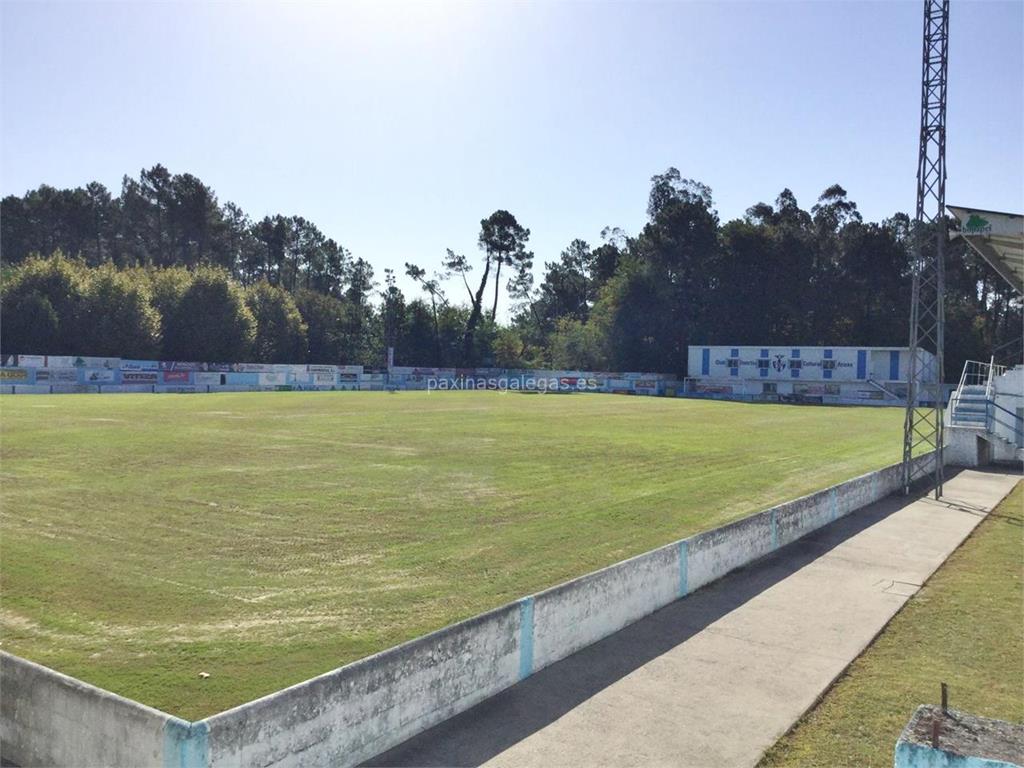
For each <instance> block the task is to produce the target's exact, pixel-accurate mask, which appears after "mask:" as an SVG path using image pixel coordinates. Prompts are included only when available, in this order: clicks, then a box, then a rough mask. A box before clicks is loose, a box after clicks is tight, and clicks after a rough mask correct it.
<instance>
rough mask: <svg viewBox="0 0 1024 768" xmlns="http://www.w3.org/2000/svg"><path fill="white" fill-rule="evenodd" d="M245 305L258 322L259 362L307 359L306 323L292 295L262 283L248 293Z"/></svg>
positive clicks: (290, 361) (256, 350)
mask: <svg viewBox="0 0 1024 768" xmlns="http://www.w3.org/2000/svg"><path fill="white" fill-rule="evenodd" d="M245 303H246V305H247V306H248V308H249V311H250V312H251V313H252V316H253V318H254V320H255V322H256V335H255V338H254V343H253V351H254V352H255V355H256V360H257V361H258V362H261V363H296V362H300V361H302V360H305V359H306V352H307V342H306V330H307V329H306V324H305V323H304V322H302V315H300V314H299V310H298V307H296V306H295V300H294V299H293V298H292V296H291V294H290V293H288V292H287V291H285V290H284V289H283V288H279V287H278V286H276V285H271V284H270V283H268V282H267V281H266V280H261V281H260V282H258V283H256V284H255V285H252V286H250V287H249V289H248V290H247V291H246V295H245Z"/></svg>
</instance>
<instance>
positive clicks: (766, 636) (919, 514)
mask: <svg viewBox="0 0 1024 768" xmlns="http://www.w3.org/2000/svg"><path fill="white" fill-rule="evenodd" d="M950 474H952V475H953V476H952V477H950V479H949V480H948V482H947V483H946V486H945V496H944V499H943V500H942V501H935V500H933V499H929V498H919V499H916V500H912V501H908V500H907V499H905V498H903V497H890V498H888V499H885V500H883V501H881V502H879V503H877V504H873V505H871V506H870V507H866V508H865V509H863V510H861V511H859V512H856V513H854V514H852V515H850V516H848V517H846V518H844V519H842V520H839V521H837V522H836V523H833V524H832V525H829V526H827V527H826V528H823V529H821V530H820V531H818V532H816V533H815V534H812V535H811V536H808V537H806V538H805V539H803V540H801V541H798V542H795V543H794V544H792V545H790V546H788V547H785V548H783V549H781V550H779V551H778V552H776V553H775V554H773V555H772V556H770V557H768V558H765V559H764V560H761V561H759V562H758V563H756V564H754V565H753V566H750V567H748V568H746V569H744V570H742V571H739V572H736V573H734V574H732V575H730V576H727V577H725V578H724V579H722V580H721V581H719V582H716V583H715V584H712V585H710V586H708V587H706V588H705V589H702V590H699V591H698V592H696V593H694V594H693V595H691V596H689V597H687V598H686V599H684V600H680V601H677V602H675V603H673V604H672V605H670V606H668V607H666V608H664V609H662V610H660V611H658V612H657V613H655V614H653V615H651V616H649V617H648V618H646V619H643V620H641V621H639V622H637V623H636V624H633V625H631V626H629V627H627V628H626V629H624V630H622V631H620V632H618V633H616V634H615V635H612V636H611V637H609V638H607V639H605V640H603V641H601V642H599V643H597V644H595V645H592V646H590V647H589V648H586V649H584V650H583V651H580V652H579V653H577V654H575V655H573V656H571V657H569V658H568V659H565V660H564V661H561V662H559V663H557V664H554V665H552V666H550V667H548V668H547V669H544V670H542V671H541V672H539V673H537V674H536V675H534V676H532V677H530V678H528V679H527V680H525V681H523V682H522V683H520V684H518V685H516V686H514V687H512V688H510V689H508V690H506V691H505V692H503V693H501V694H499V695H498V696H495V697H494V698H492V699H490V700H488V701H486V702H483V703H482V704H480V705H478V706H476V707H474V708H473V709H471V710H469V711H468V712H465V713H463V714H462V715H459V716H457V717H455V718H453V719H451V720H449V721H447V722H445V723H442V724H441V725H439V726H437V727H435V728H433V729H431V730H429V731H427V732H425V733H423V734H421V735H420V736H417V737H415V738H413V739H411V740H409V741H407V742H405V743H404V744H402V745H400V746H398V747H396V748H395V749H393V750H391V751H390V752H387V753H385V754H383V755H380V756H378V757H377V758H375V759H374V760H372V761H370V763H368V764H369V765H380V766H384V765H394V766H397V765H403V766H413V765H415V766H438V765H445V766H452V765H458V766H463V765H471V766H476V765H493V766H516V768H523V767H524V766H543V767H544V768H549V767H551V766H588V767H589V766H616V767H619V766H640V765H644V766H650V765H658V766H669V765H671V766H702V767H706V766H730V767H732V766H749V765H754V764H755V763H756V762H757V761H758V759H759V758H760V756H761V755H762V754H763V752H764V750H765V749H767V748H768V747H770V746H771V745H772V744H773V743H774V742H775V741H776V740H777V739H778V737H779V736H781V735H782V734H783V733H785V732H786V730H788V729H789V727H790V726H791V725H792V724H793V723H794V722H795V721H796V720H797V719H799V717H800V716H801V715H802V714H803V713H804V712H805V711H806V710H807V709H808V708H810V707H811V706H812V705H813V704H814V703H815V701H816V699H817V697H818V696H819V695H820V694H821V693H822V692H823V691H824V690H825V689H826V688H827V687H828V686H829V684H830V683H831V682H832V681H833V680H834V679H835V678H836V677H837V676H838V675H839V674H840V673H841V672H842V671H843V670H844V669H845V668H846V666H847V665H848V664H849V663H850V662H851V661H853V660H854V659H855V658H856V657H857V655H858V654H860V652H861V651H862V650H863V649H864V648H865V647H866V646H867V645H868V644H869V643H870V642H871V641H872V639H873V638H874V637H875V636H876V635H877V633H878V632H879V631H880V630H881V629H882V628H883V627H884V626H885V624H886V622H888V621H889V619H890V618H892V616H893V615H894V614H895V613H896V611H898V610H899V609H900V607H901V606H902V605H903V604H904V603H905V602H906V601H907V599H908V598H909V597H910V596H912V595H913V594H914V593H915V592H916V591H917V590H918V589H919V587H920V585H921V584H922V583H923V582H924V581H925V580H926V579H927V578H928V577H929V576H930V575H931V574H932V573H933V572H934V571H935V569H936V568H938V567H939V566H940V565H941V564H942V563H943V562H944V561H945V559H946V558H947V557H948V556H949V554H950V553H951V552H952V551H953V550H954V549H956V547H957V546H959V544H960V543H961V542H962V541H963V540H964V539H965V538H966V537H967V535H968V534H969V533H970V532H971V531H972V530H973V529H974V527H975V526H976V525H977V524H978V523H979V522H980V520H981V518H982V517H983V516H984V515H985V513H986V512H988V511H989V510H991V509H992V508H993V507H994V506H995V505H996V504H997V503H998V502H999V501H1001V500H1002V499H1003V497H1004V496H1005V495H1006V494H1007V493H1009V491H1010V490H1011V489H1012V488H1013V486H1014V484H1015V483H1016V482H1017V481H1018V480H1019V479H1020V475H1019V474H1012V473H1010V472H987V471H977V470H963V471H960V472H959V473H956V471H955V470H954V471H951V473H950ZM907 715H908V717H909V715H910V713H909V712H908V713H907Z"/></svg>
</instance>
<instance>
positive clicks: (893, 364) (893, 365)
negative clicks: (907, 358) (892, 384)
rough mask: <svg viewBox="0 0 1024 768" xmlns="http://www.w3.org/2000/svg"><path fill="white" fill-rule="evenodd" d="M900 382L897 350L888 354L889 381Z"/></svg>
mask: <svg viewBox="0 0 1024 768" xmlns="http://www.w3.org/2000/svg"><path fill="white" fill-rule="evenodd" d="M899 380H900V353H899V352H898V351H897V350H895V349H894V350H892V351H890V352H889V381H899Z"/></svg>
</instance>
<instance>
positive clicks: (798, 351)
mask: <svg viewBox="0 0 1024 768" xmlns="http://www.w3.org/2000/svg"><path fill="white" fill-rule="evenodd" d="M793 357H797V358H798V357H800V350H799V349H794V350H793Z"/></svg>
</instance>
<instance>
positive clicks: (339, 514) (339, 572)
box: [0, 392, 903, 719]
mask: <svg viewBox="0 0 1024 768" xmlns="http://www.w3.org/2000/svg"><path fill="white" fill-rule="evenodd" d="M902 419H903V412H902V411H901V410H899V409H895V408H828V407H794V406H784V405H750V404H742V403H725V402H705V401H697V400H683V399H668V398H654V397H626V396H616V395H599V394H575V395H566V396H562V395H544V396H539V395H536V396H525V395H520V394H503V393H497V392H447V393H426V392H402V393H396V394H390V393H383V392H382V393H375V392H352V393H349V392H319V393H292V392H280V393H240V394H208V395H192V396H189V395H178V396H175V395H106V396H104V395H42V396H28V395H18V396H13V397H10V396H8V397H4V398H3V399H2V400H0V520H2V538H0V590H2V603H0V630H2V646H0V647H2V648H3V650H6V651H10V652H11V653H14V654H17V655H19V656H23V657H25V658H28V659H31V660H33V661H36V662H39V663H41V664H45V665H47V666H50V667H53V668H55V669H57V670H59V671H61V672H64V673H66V674H69V675H73V676H75V677H78V678H81V679H83V680H86V681H88V682H91V683H93V684H95V685H99V686H102V687H104V688H107V689H109V690H112V691H114V692H116V693H119V694H121V695H124V696H128V697H130V698H133V699H136V700H138V701H141V702H143V703H145V704H149V705H151V706H154V707H157V708H159V709H162V710H164V711H167V712H170V713H172V714H175V715H179V716H181V717H184V718H186V719H198V718H201V717H205V716H207V715H211V714H213V713H215V712H218V711H221V710H224V709H226V708H229V707H231V706H234V705H237V704H241V703H244V702H246V701H248V700H251V699H253V698H256V697H257V696H261V695H265V694H268V693H271V692H273V691H275V690H278V689H280V688H282V687H285V686H287V685H290V684H293V683H297V682H300V681H302V680H304V679H306V678H309V677H311V676H313V675H316V674H319V673H322V672H326V671H328V670H330V669H333V668H335V667H338V666H340V665H342V664H345V663H347V662H350V661H353V660H355V659H358V658H361V657H363V656H366V655H368V654H371V653H374V652H376V651H380V650H383V649H385V648H388V647H390V646H392V645H395V644H397V643H400V642H402V641H405V640H409V639H411V638H414V637H416V636H418V635H421V634H424V633H426V632H429V631H431V630H434V629H438V628H440V627H442V626H444V625H446V624H449V623H451V622H453V621H457V620H460V619H464V618H467V617H469V616H472V615H474V614H477V613H480V612H481V611H484V610H487V609H489V608H494V607H497V606H499V605H502V604H504V603H506V602H509V601H511V600H514V599H516V598H518V597H521V596H523V595H527V594H531V593H534V592H537V591H540V590H542V589H544V588H546V587H550V586H553V585H555V584H558V583H559V582H562V581H565V580H567V579H570V578H573V577H576V576H579V575H581V574H583V573H586V572H588V571H591V570H594V569H596V568H600V567H602V566H605V565H609V564H611V563H613V562H616V561H618V560H622V559H624V558H626V557H630V556H632V555H636V554H639V553H641V552H644V551H646V550H648V549H652V548H654V547H657V546H659V545H662V544H665V543H668V542H670V541H672V540H674V539H678V538H681V537H683V536H686V535H688V534H691V533H694V532H697V531H700V530H703V529H707V528H712V527H714V526H716V525H721V524H722V523H724V522H727V521H729V520H733V519H736V518H738V517H742V516H744V515H746V514H749V513H751V512H755V511H757V510H759V509H762V508H764V507H767V506H771V505H772V504H774V503H777V502H781V501H784V500H787V499H791V498H794V497H796V496H800V495H803V494H805V493H809V492H811V491H814V490H817V489H820V488H823V487H825V486H827V485H831V484H833V483H836V482H839V481H842V480H845V479H848V478H850V477H853V476H855V475H858V474H862V473H864V472H867V471H869V470H872V469H876V468H878V467H881V466H884V465H886V464H891V463H894V462H896V461H898V460H899V458H900V452H901V445H902V443H901V435H902ZM201 673H205V675H208V676H203V675H202V674H201Z"/></svg>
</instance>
